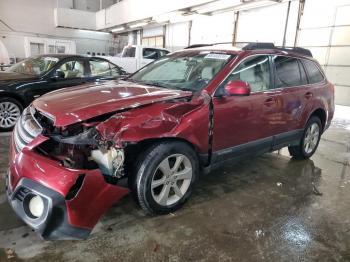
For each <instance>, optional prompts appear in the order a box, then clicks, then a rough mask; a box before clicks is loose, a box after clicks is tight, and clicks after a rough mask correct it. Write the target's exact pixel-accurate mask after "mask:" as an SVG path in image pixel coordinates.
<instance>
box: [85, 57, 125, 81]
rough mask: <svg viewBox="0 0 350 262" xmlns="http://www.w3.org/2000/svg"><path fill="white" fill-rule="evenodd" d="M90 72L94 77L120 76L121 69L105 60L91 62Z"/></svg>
mask: <svg viewBox="0 0 350 262" xmlns="http://www.w3.org/2000/svg"><path fill="white" fill-rule="evenodd" d="M89 63H90V71H91V76H93V77H113V76H119V75H120V73H119V69H118V68H117V67H116V66H114V65H113V64H111V63H109V62H107V61H104V60H90V61H89Z"/></svg>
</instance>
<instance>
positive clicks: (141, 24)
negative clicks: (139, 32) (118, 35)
mask: <svg viewBox="0 0 350 262" xmlns="http://www.w3.org/2000/svg"><path fill="white" fill-rule="evenodd" d="M147 24H148V22H140V23H136V24H132V25H129V27H130V28H136V27H141V26H144V25H147Z"/></svg>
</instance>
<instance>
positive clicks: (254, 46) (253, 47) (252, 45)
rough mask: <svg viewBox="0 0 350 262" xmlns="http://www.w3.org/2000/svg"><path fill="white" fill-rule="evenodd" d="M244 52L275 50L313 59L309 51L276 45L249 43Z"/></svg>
mask: <svg viewBox="0 0 350 262" xmlns="http://www.w3.org/2000/svg"><path fill="white" fill-rule="evenodd" d="M242 49H243V50H256V49H275V50H280V51H292V52H294V53H298V54H301V55H305V56H310V57H312V53H311V51H310V50H309V49H306V48H302V47H288V46H284V47H283V46H275V45H274V43H249V44H247V45H246V46H244V47H243V48H242Z"/></svg>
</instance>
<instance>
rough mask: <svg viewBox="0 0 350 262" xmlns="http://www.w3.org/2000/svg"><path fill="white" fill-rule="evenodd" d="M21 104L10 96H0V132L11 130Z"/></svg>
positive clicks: (21, 109)
mask: <svg viewBox="0 0 350 262" xmlns="http://www.w3.org/2000/svg"><path fill="white" fill-rule="evenodd" d="M22 111H23V106H22V104H21V103H20V102H18V101H17V100H16V99H14V98H11V97H3V98H0V132H7V131H11V130H12V129H13V127H14V126H15V125H16V123H17V120H18V119H19V117H20V116H21V113H22Z"/></svg>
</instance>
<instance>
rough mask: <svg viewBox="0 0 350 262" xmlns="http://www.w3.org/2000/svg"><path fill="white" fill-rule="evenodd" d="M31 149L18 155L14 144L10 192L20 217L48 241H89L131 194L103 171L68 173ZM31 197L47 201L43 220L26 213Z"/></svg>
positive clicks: (42, 216) (10, 170)
mask: <svg viewBox="0 0 350 262" xmlns="http://www.w3.org/2000/svg"><path fill="white" fill-rule="evenodd" d="M35 140H42V137H41V138H40V137H38V138H37V139H34V141H33V142H32V143H31V145H34V144H35V143H37V142H38V141H35ZM31 145H28V146H27V147H25V148H24V149H23V150H22V151H21V152H20V153H16V151H15V147H14V145H13V143H11V150H10V158H11V160H10V167H9V171H8V175H7V179H6V180H7V182H6V183H7V185H6V192H7V196H8V199H9V203H10V204H11V206H12V208H13V210H14V211H15V212H16V214H17V215H18V216H19V217H20V218H22V219H23V221H24V222H25V223H26V224H28V225H29V226H30V227H32V228H33V229H35V230H36V231H37V232H38V233H39V234H40V235H41V236H42V237H43V238H44V239H85V238H87V237H88V236H89V234H90V232H91V230H92V229H93V227H94V226H95V224H96V223H97V222H98V220H99V219H100V217H101V216H102V215H103V214H104V213H105V212H106V211H107V210H108V209H109V208H110V207H111V206H112V205H113V204H114V203H115V202H116V201H118V200H119V199H120V198H122V197H123V196H125V195H126V194H128V192H129V190H128V189H127V188H124V187H121V186H117V185H112V184H109V183H107V182H106V181H105V179H104V177H103V175H102V174H101V172H100V171H99V170H72V169H67V168H65V167H63V166H62V165H61V164H60V163H59V162H57V161H55V160H52V159H50V158H47V157H45V156H43V155H41V154H39V153H36V152H35V151H34V150H33V147H32V146H31ZM78 180H80V182H79V185H78V186H79V188H78V190H77V181H78ZM72 190H75V192H74V194H73V197H72ZM30 194H32V195H33V194H34V195H39V196H41V197H42V199H43V200H44V201H43V202H44V212H43V215H41V216H40V217H39V218H31V217H30V216H28V215H27V213H28V212H27V213H26V208H27V206H26V205H27V203H26V196H28V195H30Z"/></svg>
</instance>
